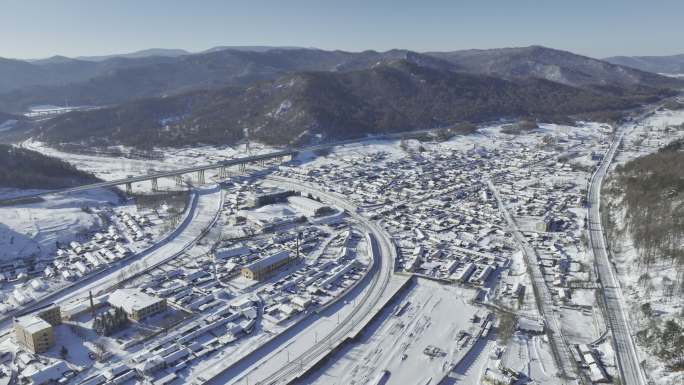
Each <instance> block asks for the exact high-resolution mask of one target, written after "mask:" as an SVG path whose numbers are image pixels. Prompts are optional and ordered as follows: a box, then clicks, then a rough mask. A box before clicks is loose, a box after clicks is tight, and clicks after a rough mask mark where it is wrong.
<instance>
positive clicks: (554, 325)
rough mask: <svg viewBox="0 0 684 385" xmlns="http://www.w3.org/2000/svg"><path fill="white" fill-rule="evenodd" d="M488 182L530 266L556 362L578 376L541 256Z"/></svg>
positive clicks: (564, 370) (568, 374) (489, 182)
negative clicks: (541, 263)
mask: <svg viewBox="0 0 684 385" xmlns="http://www.w3.org/2000/svg"><path fill="white" fill-rule="evenodd" d="M487 184H488V186H489V189H490V190H491V191H492V192H493V193H494V197H495V198H496V200H497V202H498V205H499V210H500V211H501V214H502V215H503V217H504V219H505V220H506V222H507V223H508V225H509V227H510V229H511V232H512V233H513V237H514V238H515V240H516V242H517V243H518V244H519V246H520V248H521V249H522V251H523V253H524V256H525V262H526V264H527V266H528V271H529V272H530V278H531V279H532V285H533V287H534V291H535V297H536V299H537V306H539V312H540V313H541V315H542V316H543V317H544V320H545V321H546V327H547V328H548V329H550V331H551V332H550V333H549V337H550V340H551V342H552V346H553V348H554V350H555V351H556V353H557V355H558V357H557V359H556V364H557V365H558V366H559V369H560V371H561V373H562V374H564V375H565V376H566V377H574V378H577V375H578V374H577V370H576V367H575V366H574V365H572V362H574V359H573V358H572V355H571V354H570V351H569V350H568V345H567V343H566V341H565V339H564V338H563V334H562V332H561V327H560V324H559V322H558V318H557V317H556V306H555V305H554V303H553V297H552V295H551V291H550V290H549V287H548V286H547V284H546V280H545V279H544V274H543V273H542V271H541V269H540V267H539V257H538V255H537V252H536V251H535V250H534V248H532V247H531V246H530V245H529V244H528V243H527V240H526V239H525V236H524V235H523V234H522V233H521V232H520V229H519V228H518V225H517V223H516V222H515V220H514V219H513V217H511V215H510V214H509V212H508V210H507V209H506V206H505V205H504V203H503V200H502V199H501V196H500V195H499V192H498V190H497V189H496V187H495V186H494V184H493V183H492V182H491V181H487Z"/></svg>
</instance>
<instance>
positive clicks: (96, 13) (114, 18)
mask: <svg viewBox="0 0 684 385" xmlns="http://www.w3.org/2000/svg"><path fill="white" fill-rule="evenodd" d="M682 16H684V1H682V0H591V1H586V0H538V1H531V0H479V1H475V0H474V1H468V0H451V1H447V0H444V1H442V0H424V1H421V0H412V1H411V0H409V1H405V0H393V1H390V0H376V1H374V0H365V1H359V0H337V1H328V0H311V1H310V0H245V1H231V0H223V1H220V0H185V1H178V0H135V1H133V0H108V1H105V0H39V1H37V0H0V57H9V58H23V59H30V58H45V57H49V56H53V55H57V54H59V55H65V56H70V57H74V56H84V55H103V54H113V53H124V52H132V51H136V50H141V49H147V48H182V49H186V50H189V51H193V52H196V51H201V50H204V49H208V48H211V47H213V46H219V45H221V46H230V45H269V46H299V47H316V48H321V49H341V50H347V51H362V50H366V49H374V50H379V51H384V50H388V49H392V48H404V49H410V50H416V51H447V50H458V49H469V48H483V49H484V48H498V47H511V46H528V45H543V46H547V47H553V48H558V49H564V50H568V51H572V52H576V53H579V54H584V55H587V56H592V57H597V58H602V57H607V56H614V55H671V54H681V53H684V39H682V37H683V36H684V23H683V22H682V21H681V19H682Z"/></svg>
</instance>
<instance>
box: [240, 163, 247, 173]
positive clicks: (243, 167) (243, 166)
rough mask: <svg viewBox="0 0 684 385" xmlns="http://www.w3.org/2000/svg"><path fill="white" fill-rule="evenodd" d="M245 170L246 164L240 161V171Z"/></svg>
mask: <svg viewBox="0 0 684 385" xmlns="http://www.w3.org/2000/svg"><path fill="white" fill-rule="evenodd" d="M245 170H247V164H245V163H240V172H245Z"/></svg>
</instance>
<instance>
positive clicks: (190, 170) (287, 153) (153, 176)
mask: <svg viewBox="0 0 684 385" xmlns="http://www.w3.org/2000/svg"><path fill="white" fill-rule="evenodd" d="M434 130H438V129H430V130H420V131H407V132H399V133H395V134H386V135H383V136H377V137H371V138H361V139H349V140H343V141H337V142H332V143H326V144H318V145H313V146H307V147H302V148H298V149H295V148H293V149H284V150H279V151H274V152H269V153H266V154H260V155H250V156H245V157H241V158H234V159H229V160H225V161H221V162H217V163H210V164H205V165H200V166H192V167H186V168H181V169H178V170H171V171H162V172H156V173H150V174H145V175H139V176H133V177H128V178H123V179H116V180H111V181H104V182H97V183H91V184H85V185H81V186H76V187H68V188H63V189H55V190H46V191H41V192H38V193H35V194H27V195H22V196H18V197H12V198H5V199H0V205H11V204H18V203H22V202H26V201H30V200H32V199H37V198H40V197H43V196H47V195H59V194H71V193H78V192H83V191H88V190H94V189H99V188H113V187H117V186H125V189H126V193H128V194H131V193H132V192H133V183H139V182H147V181H149V182H151V184H152V190H153V191H157V186H158V180H159V179H160V178H173V179H175V181H176V185H177V186H182V185H183V179H182V177H183V175H186V174H195V176H196V181H197V183H198V184H204V183H205V177H204V174H205V172H206V171H209V170H218V171H219V178H226V177H228V175H229V174H228V168H229V167H233V166H238V167H239V168H240V170H241V171H244V170H245V169H246V167H247V165H248V164H251V163H260V164H262V165H263V164H265V163H266V161H269V160H278V161H283V160H284V159H285V158H287V157H289V158H290V159H292V158H294V157H295V156H297V154H298V153H300V152H304V151H320V150H327V149H331V148H333V147H336V146H342V145H345V144H353V143H359V142H362V141H365V140H372V139H380V140H387V139H390V140H392V139H394V140H399V139H410V138H417V137H420V136H422V135H425V134H426V133H429V132H432V131H434Z"/></svg>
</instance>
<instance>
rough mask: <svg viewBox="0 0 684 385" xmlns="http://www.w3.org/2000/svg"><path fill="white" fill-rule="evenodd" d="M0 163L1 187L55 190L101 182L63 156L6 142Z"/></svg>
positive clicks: (0, 148) (1, 151)
mask: <svg viewBox="0 0 684 385" xmlns="http://www.w3.org/2000/svg"><path fill="white" fill-rule="evenodd" d="M0 165H2V167H0V187H9V188H22V189H55V188H64V187H71V186H77V185H80V184H83V183H86V182H96V181H98V179H97V178H95V177H94V176H92V175H90V174H87V173H85V172H82V171H79V170H78V169H76V168H75V167H73V166H72V165H70V164H68V163H66V162H64V161H61V160H59V159H56V158H52V157H49V156H46V155H43V154H40V153H38V152H35V151H31V150H26V149H22V148H17V147H14V146H10V145H5V144H0Z"/></svg>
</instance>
